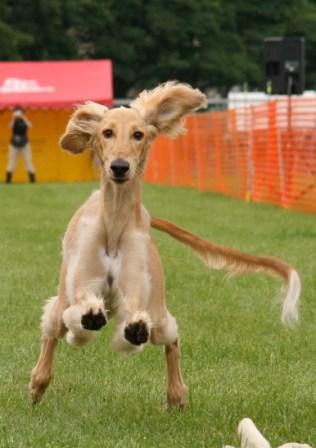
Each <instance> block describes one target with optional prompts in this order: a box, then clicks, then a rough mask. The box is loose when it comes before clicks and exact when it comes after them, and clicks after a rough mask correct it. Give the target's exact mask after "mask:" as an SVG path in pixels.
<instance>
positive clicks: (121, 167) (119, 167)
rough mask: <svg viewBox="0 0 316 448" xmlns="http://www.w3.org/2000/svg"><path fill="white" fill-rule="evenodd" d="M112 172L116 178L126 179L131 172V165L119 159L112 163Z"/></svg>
mask: <svg viewBox="0 0 316 448" xmlns="http://www.w3.org/2000/svg"><path fill="white" fill-rule="evenodd" d="M111 170H112V173H113V174H114V177H117V178H118V177H124V175H125V174H126V173H127V171H128V170H129V163H128V162H126V160H122V159H117V160H114V161H113V162H112V163H111Z"/></svg>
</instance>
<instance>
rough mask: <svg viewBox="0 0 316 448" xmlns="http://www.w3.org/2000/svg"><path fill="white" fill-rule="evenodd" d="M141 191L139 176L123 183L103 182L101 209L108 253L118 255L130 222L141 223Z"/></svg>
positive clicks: (137, 224) (136, 224)
mask: <svg viewBox="0 0 316 448" xmlns="http://www.w3.org/2000/svg"><path fill="white" fill-rule="evenodd" d="M141 192H142V182H141V179H139V178H138V179H136V180H132V181H129V182H127V183H126V184H121V185H120V184H115V183H114V182H113V181H102V182H101V193H102V194H101V210H102V220H103V224H104V230H105V246H106V248H105V249H106V253H107V254H108V255H110V256H116V255H117V253H118V249H119V245H120V241H121V238H122V235H123V233H124V232H125V231H126V230H127V228H128V227H129V225H130V224H133V225H134V226H136V227H138V226H139V225H140V221H141Z"/></svg>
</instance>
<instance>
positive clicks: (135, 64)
mask: <svg viewBox="0 0 316 448" xmlns="http://www.w3.org/2000/svg"><path fill="white" fill-rule="evenodd" d="M315 45H316V3H315V0H279V1H278V2H276V1H272V0H266V1H265V2H260V1H253V0H242V1H241V0H172V1H170V0H168V1H167V0H159V1H157V0H146V1H145V0H124V1H114V0H104V1H100V0H76V1H75V0H45V1H44V0H32V1H30V0H20V1H18V2H16V1H15V2H14V1H12V0H3V1H2V2H1V4H0V129H1V132H0V171H2V172H3V176H4V177H3V178H4V179H7V180H8V179H9V180H10V181H12V179H13V181H17V182H27V181H28V176H27V167H26V169H24V167H23V163H22V162H23V161H22V157H20V158H19V160H18V164H17V168H16V171H14V173H13V172H12V173H11V171H12V168H11V167H9V169H10V170H11V171H10V172H9V173H8V165H7V159H8V144H9V142H10V138H11V133H12V130H11V129H10V128H9V123H10V120H11V113H12V110H13V109H14V108H15V107H16V106H17V105H20V106H22V107H23V108H24V109H25V112H26V116H27V117H28V119H29V120H30V121H31V122H32V124H33V126H32V128H30V129H29V140H30V144H31V148H32V154H33V161H34V167H33V168H32V167H31V168H32V169H33V171H34V172H31V173H29V176H30V179H33V180H34V179H35V177H34V176H36V180H38V181H40V182H52V181H84V180H96V179H98V166H97V163H96V160H95V157H94V154H93V153H91V152H88V151H87V152H85V153H84V154H82V155H81V156H79V157H76V158H73V157H71V156H69V155H68V154H65V153H64V152H62V151H60V150H59V147H58V139H59V137H60V135H61V134H62V133H63V130H64V129H65V126H66V124H67V121H68V119H69V116H70V114H71V111H72V110H73V107H74V106H75V105H76V104H79V103H82V102H84V101H87V100H92V101H96V102H100V103H102V104H105V105H107V106H109V107H111V106H112V105H114V106H118V105H128V104H129V102H130V100H131V98H134V97H135V96H136V95H137V94H138V93H139V91H141V90H143V89H145V88H149V89H150V88H153V87H155V86H156V85H157V84H159V83H161V82H165V81H167V80H172V79H177V80H179V81H181V82H187V83H190V84H191V85H193V86H194V87H198V88H200V89H201V90H202V91H203V92H204V93H205V94H206V95H207V98H208V106H209V107H208V110H207V111H206V113H203V114H199V115H195V116H192V117H189V118H188V120H187V128H188V132H187V134H186V136H184V137H180V138H178V139H177V140H176V141H175V142H170V141H165V139H164V138H163V137H160V138H159V139H157V140H156V142H155V144H154V148H153V151H152V155H151V158H150V161H149V164H148V168H147V171H146V175H145V180H146V181H147V182H153V183H161V184H167V185H178V186H193V187H197V188H199V189H201V190H206V191H215V192H220V193H224V194H226V195H230V196H235V197H239V198H241V199H246V200H254V201H265V202H272V203H274V204H277V205H280V206H282V207H286V208H294V209H299V210H305V211H312V212H316V182H315V179H316V118H315V117H316V58H315ZM22 153H23V151H20V152H18V151H16V155H22ZM29 166H30V165H29ZM6 167H7V168H6ZM6 170H7V171H6ZM35 171H36V172H35ZM5 176H7V177H5ZM12 176H13V177H12Z"/></svg>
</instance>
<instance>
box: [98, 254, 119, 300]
mask: <svg viewBox="0 0 316 448" xmlns="http://www.w3.org/2000/svg"><path fill="white" fill-rule="evenodd" d="M100 259H101V263H102V266H103V268H104V275H105V285H104V286H105V292H110V291H112V292H115V291H116V290H117V288H118V282H119V277H120V274H121V268H122V255H121V253H120V252H118V254H117V255H116V257H113V256H110V255H107V254H106V252H105V251H104V249H103V248H102V249H100Z"/></svg>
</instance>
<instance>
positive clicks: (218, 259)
mask: <svg viewBox="0 0 316 448" xmlns="http://www.w3.org/2000/svg"><path fill="white" fill-rule="evenodd" d="M151 227H153V228H154V229H158V230H161V231H162V232H165V233H168V234H169V235H170V236H172V237H173V238H175V239H176V240H178V241H180V243H183V244H185V245H187V246H190V247H191V248H192V249H193V250H194V251H195V252H196V253H197V254H198V255H199V257H200V258H201V259H202V260H203V262H204V263H205V264H206V265H207V266H208V267H210V268H212V269H225V270H227V271H228V272H229V274H230V275H239V274H246V273H254V272H267V273H270V274H272V275H274V276H277V277H280V278H281V279H282V281H283V282H284V284H285V287H286V292H285V295H284V298H283V306H282V316H281V319H282V322H283V323H285V324H290V323H293V322H295V321H297V320H298V302H299V297H300V292H301V281H300V277H299V275H298V273H297V271H296V270H295V269H294V268H293V267H292V266H290V265H289V264H287V263H285V262H283V261H282V260H280V259H278V258H272V257H260V256H255V255H249V254H246V253H244V252H240V251H238V250H235V249H230V248H228V247H224V246H220V245H217V244H214V243H211V242H209V241H206V240H203V239H202V238H200V237H198V236H196V235H194V234H193V233H190V232H188V231H187V230H185V229H182V228H181V227H178V226H176V225H175V224H173V223H171V222H169V221H165V220H164V219H160V218H154V217H152V218H151Z"/></svg>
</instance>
